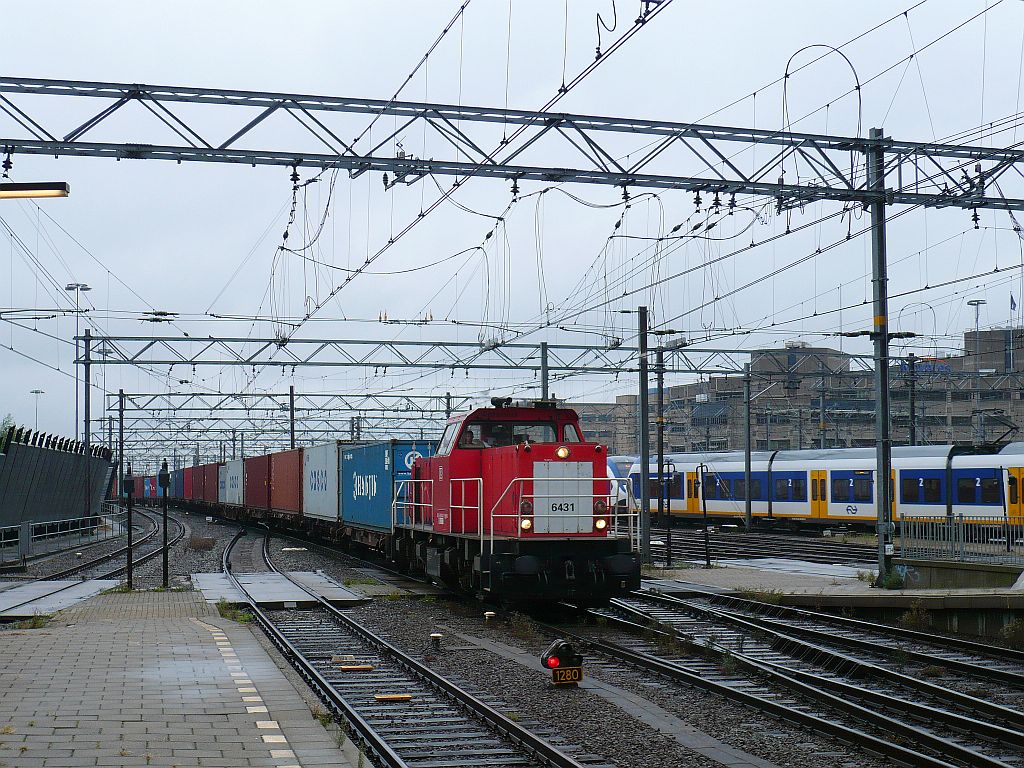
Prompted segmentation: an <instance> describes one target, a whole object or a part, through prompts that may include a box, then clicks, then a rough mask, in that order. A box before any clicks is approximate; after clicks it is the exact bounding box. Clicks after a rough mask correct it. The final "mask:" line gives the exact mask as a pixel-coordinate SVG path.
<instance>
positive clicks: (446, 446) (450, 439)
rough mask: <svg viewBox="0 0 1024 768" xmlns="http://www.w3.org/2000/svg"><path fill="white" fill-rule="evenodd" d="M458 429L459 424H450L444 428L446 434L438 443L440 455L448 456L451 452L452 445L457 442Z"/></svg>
mask: <svg viewBox="0 0 1024 768" xmlns="http://www.w3.org/2000/svg"><path fill="white" fill-rule="evenodd" d="M458 431H459V425H458V424H449V425H448V426H447V427H445V428H444V434H443V435H441V442H440V443H438V445H437V452H438V454H439V455H441V456H447V455H448V454H449V453H450V452H451V450H452V445H453V444H454V443H455V435H456V433H457V432H458Z"/></svg>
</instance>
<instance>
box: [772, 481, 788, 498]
mask: <svg viewBox="0 0 1024 768" xmlns="http://www.w3.org/2000/svg"><path fill="white" fill-rule="evenodd" d="M775 500H776V501H789V480H776V481H775Z"/></svg>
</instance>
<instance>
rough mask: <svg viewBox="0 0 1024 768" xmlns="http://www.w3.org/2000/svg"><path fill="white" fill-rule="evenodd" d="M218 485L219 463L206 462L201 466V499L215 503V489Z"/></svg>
mask: <svg viewBox="0 0 1024 768" xmlns="http://www.w3.org/2000/svg"><path fill="white" fill-rule="evenodd" d="M219 487H220V464H207V465H205V466H204V467H203V501H209V502H211V503H213V504H216V503H217V490H218V488H219Z"/></svg>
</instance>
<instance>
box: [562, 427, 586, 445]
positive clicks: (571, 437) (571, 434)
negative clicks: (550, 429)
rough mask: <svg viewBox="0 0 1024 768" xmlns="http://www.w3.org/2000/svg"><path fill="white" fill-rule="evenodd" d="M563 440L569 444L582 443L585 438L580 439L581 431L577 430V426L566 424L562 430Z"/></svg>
mask: <svg viewBox="0 0 1024 768" xmlns="http://www.w3.org/2000/svg"><path fill="white" fill-rule="evenodd" d="M562 439H563V440H564V441H565V442H567V443H582V442H583V438H581V437H580V431H579V430H578V429H576V425H575V424H566V425H565V427H564V428H563V430H562Z"/></svg>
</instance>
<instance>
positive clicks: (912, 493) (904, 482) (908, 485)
mask: <svg viewBox="0 0 1024 768" xmlns="http://www.w3.org/2000/svg"><path fill="white" fill-rule="evenodd" d="M920 482H921V481H920V480H919V479H918V478H916V477H903V478H900V503H901V504H917V502H919V501H920V500H921V486H920Z"/></svg>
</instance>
